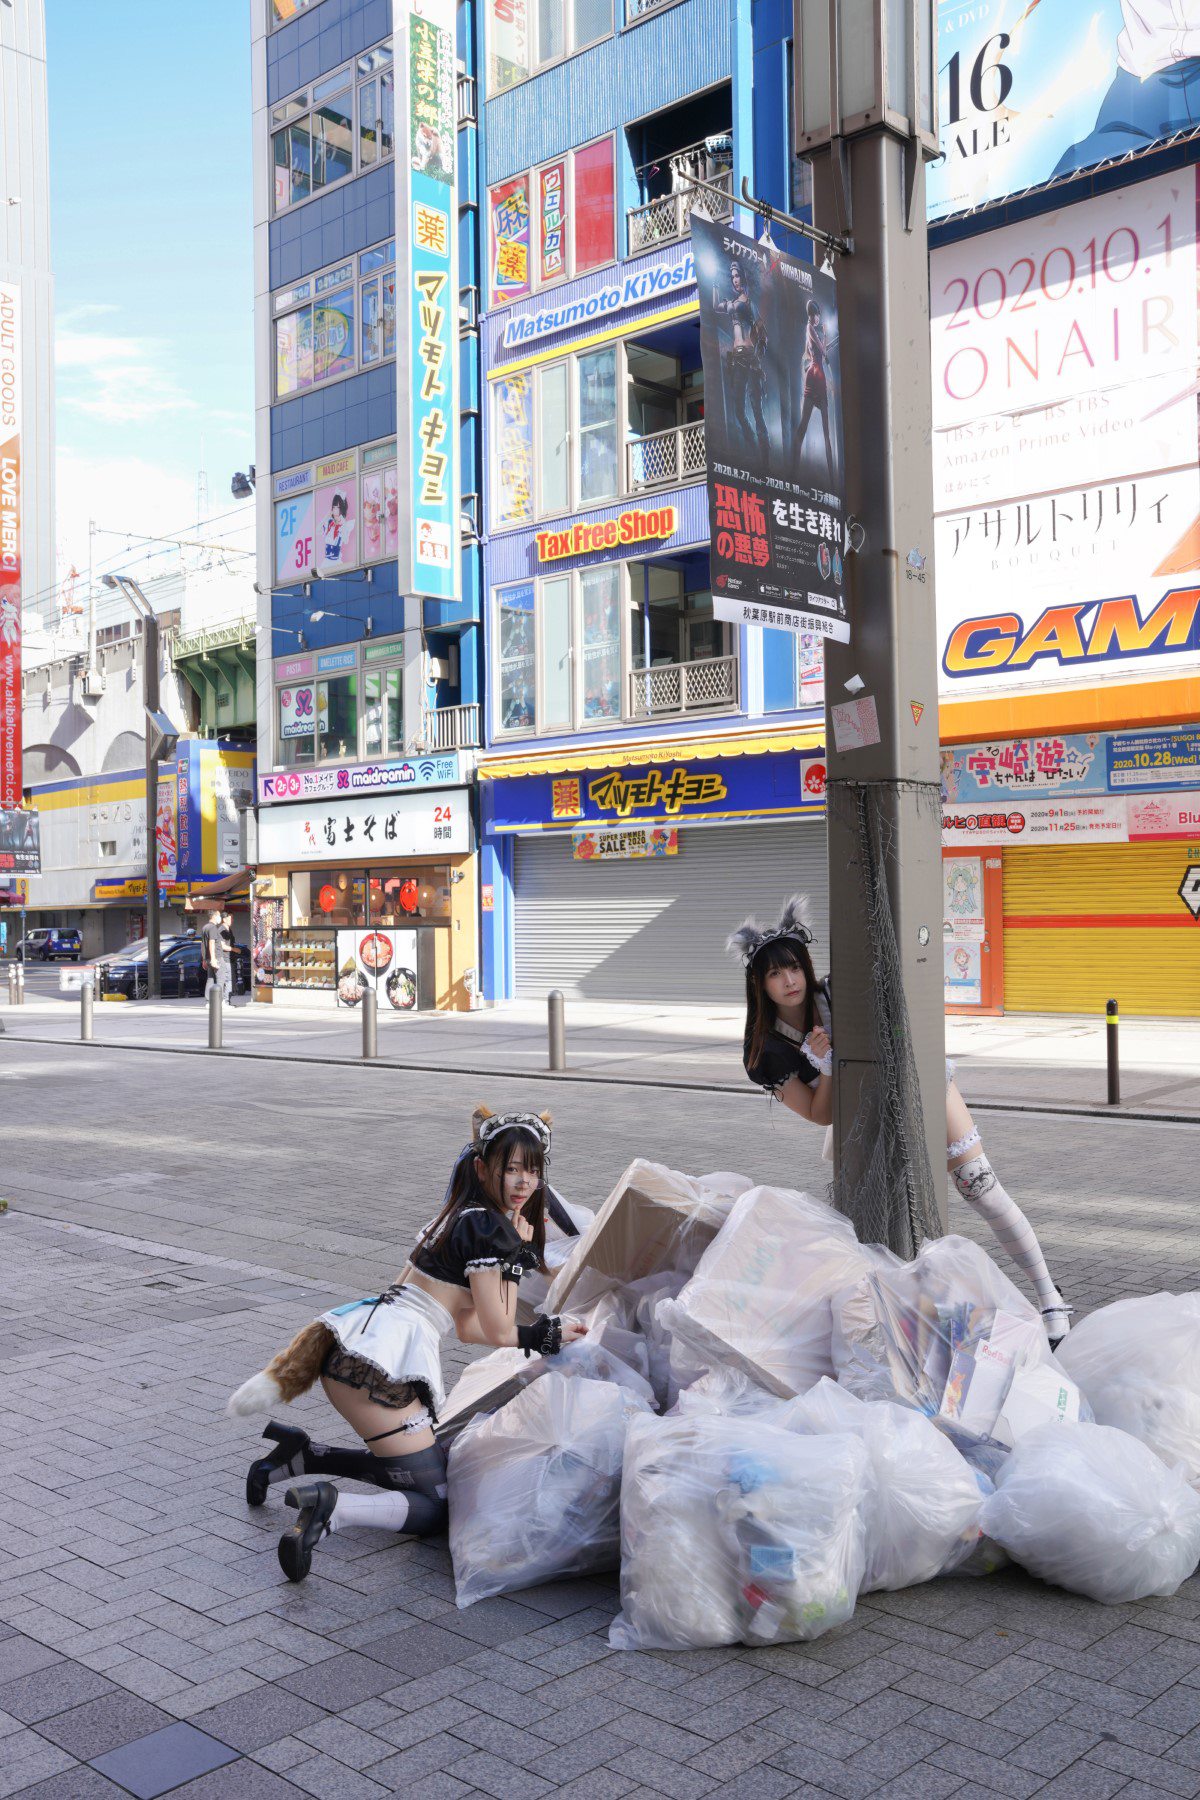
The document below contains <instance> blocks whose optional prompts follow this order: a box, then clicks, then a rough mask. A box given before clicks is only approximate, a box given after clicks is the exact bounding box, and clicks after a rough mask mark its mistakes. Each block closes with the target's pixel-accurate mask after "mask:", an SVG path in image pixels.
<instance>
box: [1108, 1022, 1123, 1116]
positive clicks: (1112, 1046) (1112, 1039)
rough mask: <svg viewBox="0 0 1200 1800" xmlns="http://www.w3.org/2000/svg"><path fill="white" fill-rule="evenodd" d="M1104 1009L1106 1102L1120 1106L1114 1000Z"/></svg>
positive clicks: (1119, 1074) (1119, 1073)
mask: <svg viewBox="0 0 1200 1800" xmlns="http://www.w3.org/2000/svg"><path fill="white" fill-rule="evenodd" d="M1104 1011H1105V1015H1106V1017H1105V1025H1106V1031H1105V1036H1106V1037H1107V1039H1108V1104H1109V1105H1110V1106H1120V1104H1121V1058H1120V1051H1119V1048H1118V1045H1117V1030H1118V1026H1119V1019H1118V1016H1117V1003H1116V1001H1115V1000H1110V1001H1109V1003H1108V1005H1107V1006H1106V1007H1105V1009H1104Z"/></svg>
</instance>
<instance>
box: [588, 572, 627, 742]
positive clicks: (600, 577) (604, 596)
mask: <svg viewBox="0 0 1200 1800" xmlns="http://www.w3.org/2000/svg"><path fill="white" fill-rule="evenodd" d="M620 583H621V570H620V565H619V564H617V563H608V564H606V565H605V566H604V567H603V568H599V569H584V570H583V571H582V573H581V574H580V577H579V585H580V589H581V592H582V599H583V716H584V718H585V719H619V718H620V717H621V615H620V608H619V604H618V595H619V591H620Z"/></svg>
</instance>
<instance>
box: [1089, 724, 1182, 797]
mask: <svg viewBox="0 0 1200 1800" xmlns="http://www.w3.org/2000/svg"><path fill="white" fill-rule="evenodd" d="M1107 748H1108V756H1107V762H1108V785H1109V788H1110V789H1111V790H1112V792H1113V793H1114V794H1116V793H1126V792H1140V793H1146V792H1147V791H1150V790H1153V789H1156V788H1158V789H1165V788H1194V787H1200V730H1197V729H1195V728H1194V727H1192V726H1183V727H1181V728H1180V729H1179V730H1177V731H1127V732H1122V733H1120V734H1119V735H1116V736H1114V737H1110V738H1109V739H1108V746H1107Z"/></svg>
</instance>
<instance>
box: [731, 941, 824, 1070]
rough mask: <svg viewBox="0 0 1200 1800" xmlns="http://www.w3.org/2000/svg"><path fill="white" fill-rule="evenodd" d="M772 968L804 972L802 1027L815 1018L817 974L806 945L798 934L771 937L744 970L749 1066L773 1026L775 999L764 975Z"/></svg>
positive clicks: (808, 1027) (808, 1028)
mask: <svg viewBox="0 0 1200 1800" xmlns="http://www.w3.org/2000/svg"><path fill="white" fill-rule="evenodd" d="M775 969H799V970H800V973H801V974H802V975H803V976H804V984H805V993H804V1027H803V1028H804V1031H805V1033H806V1034H807V1033H808V1032H810V1031H811V1030H812V1028H813V1026H814V1025H815V1024H816V1022H817V977H816V971H815V970H814V969H813V965H812V957H811V956H810V955H809V954H808V946H807V945H806V944H802V943H801V942H800V939H799V938H791V937H778V938H771V939H770V940H769V941H768V942H767V943H765V944H764V945H763V947H762V949H761V950H760V951H759V952H758V953H757V955H756V956H754V957H752V958H751V960H750V965H749V967H748V968H747V970H746V1066H747V1068H753V1067H754V1065H755V1064H756V1063H757V1062H759V1061H760V1060H761V1058H762V1054H763V1051H764V1049H765V1048H766V1042H767V1033H768V1032H769V1031H771V1030H772V1029H773V1028H774V1025H775V1019H776V1009H775V1002H774V1001H773V1000H772V999H771V996H770V995H769V994H768V993H767V990H766V987H765V985H764V984H765V982H766V979H767V976H768V975H770V974H771V973H772V972H773V971H774V970H775Z"/></svg>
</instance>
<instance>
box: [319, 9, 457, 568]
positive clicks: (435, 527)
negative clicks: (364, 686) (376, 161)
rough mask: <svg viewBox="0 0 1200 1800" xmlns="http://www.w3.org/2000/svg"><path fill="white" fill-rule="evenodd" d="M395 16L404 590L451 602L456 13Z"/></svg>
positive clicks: (454, 431)
mask: <svg viewBox="0 0 1200 1800" xmlns="http://www.w3.org/2000/svg"><path fill="white" fill-rule="evenodd" d="M392 11H393V20H394V30H395V42H396V61H397V65H398V71H399V73H398V80H397V90H396V101H397V107H398V111H399V114H400V116H399V117H398V119H397V121H396V132H397V144H398V155H397V169H396V206H397V219H396V280H397V301H398V305H397V313H398V316H399V317H401V318H403V317H404V316H406V315H407V317H408V320H409V327H408V329H409V347H408V348H409V353H408V356H407V357H405V356H401V355H399V354H398V355H397V358H396V384H397V396H396V401H397V415H398V436H397V451H398V462H399V471H400V472H399V487H400V505H399V525H400V532H399V546H398V548H399V563H400V586H401V589H402V591H404V592H405V593H408V594H414V595H423V596H425V597H426V598H427V599H430V600H453V599H455V598H456V597H457V595H458V591H459V561H460V543H459V538H460V530H461V526H460V520H459V492H458V489H459V463H458V430H459V419H458V192H457V174H458V103H457V86H456V83H457V74H458V62H457V57H456V54H455V47H454V42H455V40H454V28H455V6H454V0H393V9H392ZM401 296H404V298H401ZM317 510H318V515H319V513H320V507H319V505H318V509H317ZM319 524H320V520H319V516H318V528H319Z"/></svg>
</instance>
